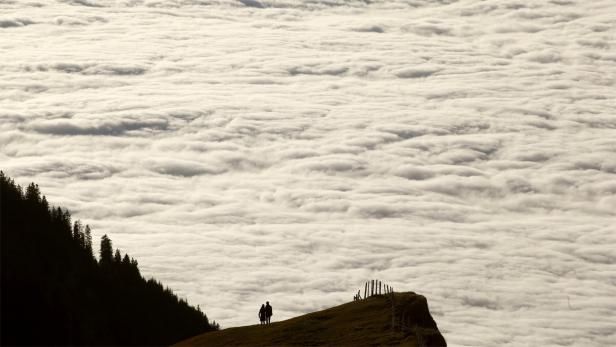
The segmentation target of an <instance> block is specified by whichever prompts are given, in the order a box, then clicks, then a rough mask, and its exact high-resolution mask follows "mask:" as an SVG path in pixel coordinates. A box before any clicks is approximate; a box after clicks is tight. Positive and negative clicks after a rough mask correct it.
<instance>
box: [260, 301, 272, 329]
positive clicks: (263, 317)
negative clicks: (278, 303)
mask: <svg viewBox="0 0 616 347" xmlns="http://www.w3.org/2000/svg"><path fill="white" fill-rule="evenodd" d="M265 303H266V305H261V309H260V310H259V320H260V321H261V324H270V319H271V318H272V306H270V304H269V301H267V302H265Z"/></svg>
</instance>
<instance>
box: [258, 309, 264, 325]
mask: <svg viewBox="0 0 616 347" xmlns="http://www.w3.org/2000/svg"><path fill="white" fill-rule="evenodd" d="M259 320H260V321H261V324H265V305H263V304H262V305H261V309H260V310H259Z"/></svg>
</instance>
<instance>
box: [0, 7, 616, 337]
mask: <svg viewBox="0 0 616 347" xmlns="http://www.w3.org/2000/svg"><path fill="white" fill-rule="evenodd" d="M614 13H616V5H615V4H614V2H613V1H611V0H597V1H587V2H581V1H580V2H575V1H561V0H552V1H547V0H541V1H531V0H519V1H514V0H506V1H502V0H498V1H497V0H487V1H479V0H460V1H455V0H450V1H445V0H441V1H427V0H393V1H350V0H346V1H345V0H327V1H323V0H310V1H298V0H241V1H232V0H227V1H224V0H165V1H159V0H114V1H108V0H66V1H51V0H37V1H29V2H25V1H24V2H22V1H5V2H2V3H0V37H1V39H0V44H1V45H2V48H3V49H2V52H3V58H2V59H1V60H0V76H1V77H2V78H0V161H1V162H2V169H3V170H5V171H6V172H7V173H8V174H9V175H11V176H14V177H15V178H16V179H17V181H18V182H20V183H22V184H26V183H28V182H29V181H35V182H37V183H39V184H40V185H41V187H42V189H43V191H44V192H46V193H47V194H48V197H49V199H50V200H51V201H53V202H55V203H58V204H61V205H63V206H67V207H69V208H70V209H71V210H72V212H73V213H74V215H75V216H76V217H78V218H80V219H82V220H83V221H84V222H85V223H89V224H91V225H92V226H93V228H94V231H95V235H96V236H100V235H102V234H103V233H108V234H110V236H111V238H112V239H113V240H114V242H115V246H117V247H119V248H120V249H122V250H123V251H128V252H129V253H130V254H131V255H132V256H135V257H136V258H137V259H138V260H139V262H140V267H141V268H142V270H143V272H144V273H145V274H146V275H153V276H156V277H157V278H159V279H161V280H162V281H163V282H164V283H166V284H168V285H169V286H170V287H171V288H173V289H174V290H176V291H178V292H179V294H180V295H182V296H184V297H186V298H187V299H188V300H189V301H190V302H191V303H193V304H199V305H200V306H201V307H202V308H204V309H205V311H206V312H207V313H208V315H209V316H210V318H212V319H215V320H216V321H219V322H220V323H221V324H222V325H223V326H225V327H228V326H233V325H241V324H252V323H254V317H256V310H258V307H259V306H260V304H261V303H262V302H264V301H265V300H269V301H271V302H272V303H273V305H274V309H275V316H274V317H275V318H276V319H284V318H289V317H292V316H294V315H298V314H301V313H303V312H309V311H313V310H317V309H320V308H324V307H328V306H331V305H335V304H339V303H342V302H346V301H349V300H350V298H352V295H353V293H354V292H355V291H356V290H358V289H359V288H360V287H361V286H362V283H363V282H364V281H365V280H367V279H370V278H379V279H382V280H383V281H385V282H387V283H389V284H391V285H393V286H394V287H395V288H396V289H398V290H412V291H416V292H419V293H422V294H424V295H426V296H427V297H428V298H429V303H430V306H431V310H432V311H433V314H434V316H435V319H436V321H437V322H438V324H439V327H440V328H441V330H442V331H443V334H444V335H445V337H446V338H447V340H448V342H449V343H450V345H452V346H497V345H498V346H522V345H532V346H572V345H575V346H607V345H611V344H613V343H614V341H616V320H615V318H614V317H615V315H614V312H616V305H615V304H614V300H613V298H614V297H616V255H615V253H614V251H613V250H614V249H616V233H615V232H614V231H615V230H616V213H615V211H616V104H615V103H614V100H616V86H615V79H616V54H615V53H614V47H616V41H615V39H614V38H615V37H616V24H615V23H616V16H615V15H614Z"/></svg>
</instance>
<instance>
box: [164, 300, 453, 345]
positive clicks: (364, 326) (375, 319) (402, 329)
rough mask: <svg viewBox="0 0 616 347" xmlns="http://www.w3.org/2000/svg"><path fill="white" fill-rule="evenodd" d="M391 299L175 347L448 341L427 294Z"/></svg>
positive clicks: (354, 304) (215, 334)
mask: <svg viewBox="0 0 616 347" xmlns="http://www.w3.org/2000/svg"><path fill="white" fill-rule="evenodd" d="M391 300H392V299H391V298H390V297H386V296H384V295H380V296H375V297H371V298H369V299H367V300H361V301H357V302H350V303H346V304H343V305H340V306H336V307H333V308H330V309H327V310H323V311H318V312H313V313H309V314H306V315H303V316H299V317H295V318H292V319H289V320H286V321H281V322H276V323H272V324H270V325H268V326H262V325H251V326H245V327H238V328H229V329H224V330H220V331H215V332H209V333H205V334H202V335H198V336H195V337H193V338H191V339H188V340H184V341H182V342H179V343H177V344H176V345H174V346H177V347H184V346H205V347H207V346H210V347H212V346H255V347H256V346H418V347H422V346H430V347H433V346H434V347H436V346H446V343H445V339H444V338H443V336H442V335H441V334H440V332H439V331H438V328H437V326H436V323H435V322H434V320H433V319H432V317H431V315H430V312H429V311H428V305H427V301H426V298H425V297H423V296H421V295H417V294H415V293H412V292H408V293H396V294H395V296H394V298H393V301H394V305H393V306H394V309H393V310H392V301H391ZM392 312H394V322H395V327H393V328H392Z"/></svg>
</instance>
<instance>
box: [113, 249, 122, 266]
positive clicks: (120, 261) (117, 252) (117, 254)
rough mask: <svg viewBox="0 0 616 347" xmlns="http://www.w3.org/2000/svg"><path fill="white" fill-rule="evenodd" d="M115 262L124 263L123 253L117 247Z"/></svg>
mask: <svg viewBox="0 0 616 347" xmlns="http://www.w3.org/2000/svg"><path fill="white" fill-rule="evenodd" d="M113 263H114V264H118V265H119V264H122V254H121V253H120V250H119V249H116V251H115V254H114V256H113Z"/></svg>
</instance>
